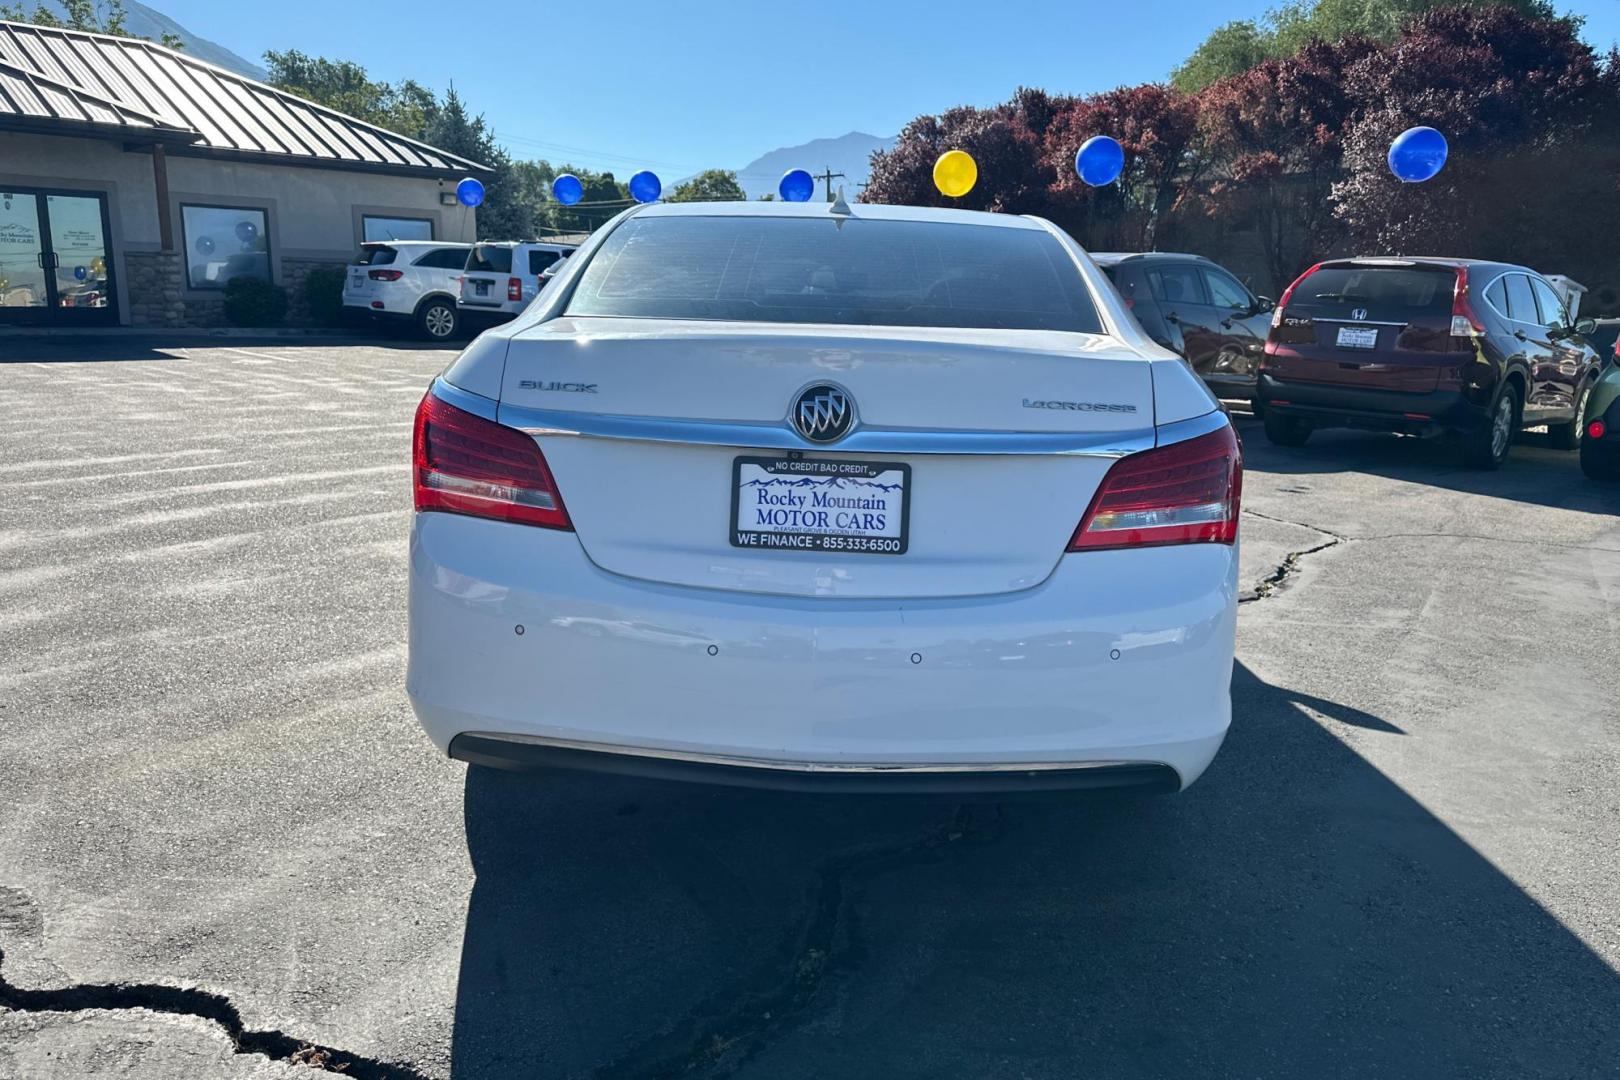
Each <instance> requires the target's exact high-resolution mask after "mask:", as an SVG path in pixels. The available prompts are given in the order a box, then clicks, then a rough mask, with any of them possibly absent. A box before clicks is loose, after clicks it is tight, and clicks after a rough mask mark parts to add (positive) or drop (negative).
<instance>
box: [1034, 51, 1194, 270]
mask: <svg viewBox="0 0 1620 1080" xmlns="http://www.w3.org/2000/svg"><path fill="white" fill-rule="evenodd" d="M1197 129H1198V102H1197V99H1195V98H1192V97H1189V96H1188V95H1186V94H1182V93H1180V92H1178V91H1176V90H1173V89H1171V88H1170V87H1168V86H1165V85H1163V84H1161V83H1149V84H1147V85H1145V86H1131V87H1121V88H1119V89H1118V90H1109V91H1107V92H1105V93H1101V94H1093V95H1091V96H1090V97H1085V98H1080V99H1077V100H1074V101H1072V102H1070V103H1068V104H1067V105H1066V107H1064V108H1061V109H1060V110H1058V111H1057V113H1056V114H1055V115H1054V116H1053V118H1052V122H1051V125H1050V127H1049V128H1048V130H1047V133H1046V139H1045V145H1044V155H1043V160H1044V162H1045V166H1046V171H1047V173H1048V175H1050V176H1052V177H1053V178H1054V179H1053V181H1052V183H1051V197H1052V208H1051V212H1052V216H1053V217H1054V219H1056V220H1057V221H1058V222H1059V223H1060V224H1063V225H1064V226H1065V227H1067V228H1070V229H1071V231H1074V232H1076V233H1078V234H1079V235H1081V236H1083V237H1084V240H1083V242H1084V243H1087V244H1089V245H1092V246H1094V247H1099V248H1102V249H1108V248H1114V249H1121V248H1123V249H1126V250H1148V249H1151V248H1153V247H1154V246H1155V245H1156V244H1158V243H1159V242H1161V241H1162V240H1163V239H1164V237H1163V235H1162V233H1163V229H1164V225H1165V223H1166V221H1167V219H1168V218H1169V216H1170V214H1171V212H1172V211H1174V210H1176V209H1178V208H1179V206H1180V203H1181V202H1182V197H1183V194H1184V192H1185V191H1186V190H1187V188H1188V187H1189V185H1191V184H1192V183H1194V182H1195V181H1196V180H1197V178H1198V176H1199V173H1200V169H1201V161H1200V159H1199V158H1198V157H1197V156H1196V155H1195V154H1193V153H1192V150H1193V148H1194V146H1193V137H1194V135H1195V134H1196V132H1197ZM1100 134H1108V135H1111V136H1113V137H1114V138H1115V139H1118V140H1119V142H1120V145H1121V146H1123V147H1124V148H1125V171H1124V172H1123V173H1122V174H1121V175H1120V178H1119V180H1118V181H1117V182H1116V183H1113V184H1109V185H1107V186H1106V187H1101V188H1093V187H1090V186H1088V185H1087V184H1086V183H1085V182H1084V181H1082V180H1081V179H1080V177H1079V174H1078V173H1076V172H1075V168H1074V156H1075V152H1076V151H1077V150H1079V149H1080V145H1081V144H1082V143H1083V142H1085V141H1086V139H1088V138H1090V137H1091V136H1093V135H1100Z"/></svg>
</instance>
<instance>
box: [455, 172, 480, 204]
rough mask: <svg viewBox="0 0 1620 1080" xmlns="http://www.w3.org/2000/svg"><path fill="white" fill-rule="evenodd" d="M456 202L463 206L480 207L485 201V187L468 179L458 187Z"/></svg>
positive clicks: (470, 178)
mask: <svg viewBox="0 0 1620 1080" xmlns="http://www.w3.org/2000/svg"><path fill="white" fill-rule="evenodd" d="M456 201H457V202H459V203H461V205H462V206H478V205H479V204H481V203H482V202H483V201H484V185H483V184H481V183H479V182H478V181H477V180H474V179H473V178H472V177H470V176H469V177H467V178H466V179H465V180H463V181H462V182H461V183H459V184H457V185H456Z"/></svg>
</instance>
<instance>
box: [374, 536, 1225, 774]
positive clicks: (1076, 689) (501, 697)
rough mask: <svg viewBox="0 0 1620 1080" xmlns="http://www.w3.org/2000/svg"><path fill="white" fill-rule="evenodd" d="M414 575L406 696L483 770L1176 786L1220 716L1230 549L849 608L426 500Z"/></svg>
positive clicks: (447, 743)
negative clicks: (718, 578) (612, 567)
mask: <svg viewBox="0 0 1620 1080" xmlns="http://www.w3.org/2000/svg"><path fill="white" fill-rule="evenodd" d="M874 557H876V556H874ZM410 567H411V568H410V659H409V666H408V674H407V680H406V685H407V690H408V692H409V695H410V698H411V703H412V706H413V707H414V709H415V710H416V714H417V716H418V718H419V719H420V720H421V723H422V725H423V727H424V728H425V729H426V731H427V733H428V735H429V736H430V737H431V738H432V739H433V741H434V743H435V744H437V745H438V746H439V747H440V748H441V749H444V750H447V751H449V752H451V753H452V754H454V755H455V756H457V757H462V758H465V759H467V760H472V761H478V762H480V763H483V764H496V765H508V766H514V767H515V766H525V765H551V766H559V765H560V766H565V767H598V768H601V767H607V768H611V769H613V770H614V771H620V772H632V773H642V774H652V773H656V774H657V775H667V776H672V777H677V778H693V779H702V780H706V781H710V782H720V783H734V784H746V785H749V786H773V787H789V788H815V789H817V790H820V789H823V788H833V789H841V790H879V789H881V790H890V789H894V788H909V789H911V790H969V789H971V790H1001V789H1007V790H1011V789H1017V788H1031V787H1035V788H1040V787H1048V788H1050V787H1089V786H1114V785H1118V784H1121V783H1124V782H1127V781H1128V782H1131V783H1141V784H1146V785H1148V786H1156V785H1157V786H1179V787H1185V786H1186V785H1187V784H1190V783H1191V782H1192V781H1193V780H1195V779H1196V778H1197V777H1198V776H1199V774H1201V773H1202V772H1203V771H1204V769H1205V767H1207V766H1208V764H1209V762H1210V761H1211V759H1213V757H1214V755H1215V753H1216V751H1217V750H1218V749H1219V747H1220V745H1221V742H1222V740H1223V739H1224V738H1225V734H1226V729H1227V726H1228V723H1229V721H1230V715H1231V698H1230V681H1231V670H1232V653H1233V638H1234V629H1235V623H1236V593H1237V553H1236V551H1235V549H1234V548H1232V547H1228V546H1225V545H1218V544H1195V545H1186V546H1179V547H1162V548H1144V549H1139V550H1130V551H1099V552H1087V553H1083V554H1082V553H1077V554H1073V555H1067V556H1064V557H1063V558H1062V561H1061V562H1060V564H1059V566H1058V568H1057V570H1056V571H1054V573H1053V574H1052V576H1051V577H1050V578H1049V579H1048V580H1047V581H1046V582H1044V583H1043V584H1041V585H1039V586H1036V587H1034V588H1031V589H1025V590H1022V591H1020V592H1016V593H1008V594H1005V595H1000V596H990V597H971V598H956V599H929V600H915V601H914V600H870V599H861V600H848V599H839V598H833V597H784V596H766V595H759V594H753V593H741V592H735V593H734V592H729V591H725V590H716V589H699V588H690V587H684V586H670V585H662V584H655V583H651V582H646V581H640V580H637V579H632V578H627V577H623V576H621V575H617V574H611V573H608V572H607V571H604V570H602V569H600V568H599V567H597V566H596V565H595V564H593V563H591V561H590V560H589V558H588V557H587V556H586V554H585V552H584V549H583V548H582V547H581V546H580V543H579V541H578V539H577V538H576V536H575V535H574V534H572V533H567V532H555V531H550V530H546V529H538V528H531V527H526V526H520V525H510V524H505V523H501V522H493V521H486V520H481V519H475V518H469V517H462V516H458V515H453V514H444V513H424V514H418V515H417V518H416V523H415V526H414V528H413V530H412V540H411V556H410ZM1166 769H1168V770H1169V773H1168V774H1167V772H1166ZM1170 774H1173V776H1174V784H1171V783H1170V780H1169V775H1170Z"/></svg>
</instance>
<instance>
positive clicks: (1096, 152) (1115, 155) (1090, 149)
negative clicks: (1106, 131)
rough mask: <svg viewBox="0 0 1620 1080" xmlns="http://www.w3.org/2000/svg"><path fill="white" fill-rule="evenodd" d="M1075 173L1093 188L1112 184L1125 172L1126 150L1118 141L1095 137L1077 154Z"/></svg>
mask: <svg viewBox="0 0 1620 1080" xmlns="http://www.w3.org/2000/svg"><path fill="white" fill-rule="evenodd" d="M1074 171H1075V172H1077V173H1079V174H1080V179H1082V180H1084V181H1085V182H1086V183H1088V184H1090V185H1091V186H1092V187H1102V186H1104V185H1105V184H1112V183H1113V182H1114V181H1115V180H1118V179H1119V174H1120V173H1122V172H1124V171H1125V148H1124V147H1123V146H1121V145H1119V141H1118V140H1117V139H1111V138H1109V137H1108V136H1107V135H1093V136H1092V137H1091V138H1089V139H1087V140H1086V141H1085V142H1083V143H1081V144H1080V149H1079V150H1078V151H1076V152H1075V155H1074Z"/></svg>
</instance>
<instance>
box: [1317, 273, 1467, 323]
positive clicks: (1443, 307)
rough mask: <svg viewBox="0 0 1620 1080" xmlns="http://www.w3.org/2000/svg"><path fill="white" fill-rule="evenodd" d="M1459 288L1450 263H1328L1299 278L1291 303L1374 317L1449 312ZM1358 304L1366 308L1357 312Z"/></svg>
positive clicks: (1320, 311)
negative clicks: (1418, 266) (1422, 265)
mask: <svg viewBox="0 0 1620 1080" xmlns="http://www.w3.org/2000/svg"><path fill="white" fill-rule="evenodd" d="M1456 288H1457V274H1456V271H1454V270H1451V269H1449V268H1447V267H1435V268H1434V269H1415V268H1414V269H1409V268H1406V267H1394V266H1329V267H1325V268H1324V269H1321V270H1318V271H1317V272H1316V273H1314V274H1312V275H1311V276H1310V277H1308V278H1306V279H1305V280H1304V281H1302V282H1300V283H1299V287H1298V288H1296V289H1295V290H1294V295H1293V296H1292V297H1290V298H1289V302H1288V306H1289V307H1294V306H1296V305H1297V306H1299V307H1307V308H1310V309H1312V311H1313V312H1314V313H1316V314H1318V315H1343V316H1346V317H1351V318H1357V317H1359V318H1363V319H1372V320H1375V321H1376V320H1378V319H1380V318H1385V319H1390V320H1395V319H1399V320H1401V321H1407V320H1410V319H1413V318H1417V317H1419V316H1441V317H1449V316H1450V315H1451V301H1452V293H1454V292H1455V291H1456ZM1358 309H1359V310H1364V311H1365V312H1366V314H1364V315H1361V316H1355V315H1353V314H1352V313H1353V312H1355V311H1357V310H1358Z"/></svg>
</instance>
